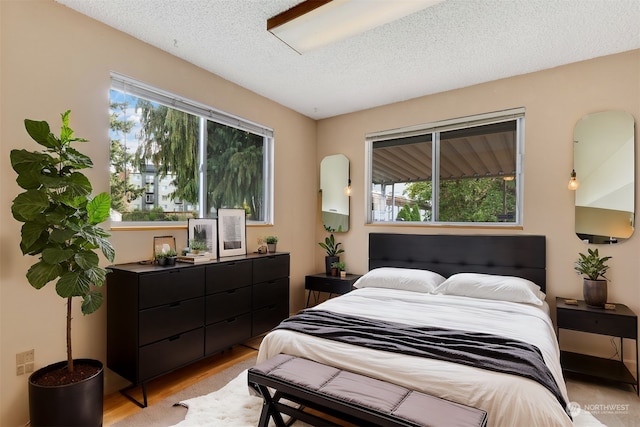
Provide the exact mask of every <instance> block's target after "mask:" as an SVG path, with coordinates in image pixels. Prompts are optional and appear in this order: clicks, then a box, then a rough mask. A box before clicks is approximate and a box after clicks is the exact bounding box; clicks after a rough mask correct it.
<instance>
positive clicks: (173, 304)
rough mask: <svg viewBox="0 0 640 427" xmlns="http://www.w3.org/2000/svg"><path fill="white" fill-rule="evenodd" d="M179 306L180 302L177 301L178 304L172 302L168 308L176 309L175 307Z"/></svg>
mask: <svg viewBox="0 0 640 427" xmlns="http://www.w3.org/2000/svg"><path fill="white" fill-rule="evenodd" d="M179 306H180V301H178V302H172V303H171V304H169V307H170V308H176V307H179Z"/></svg>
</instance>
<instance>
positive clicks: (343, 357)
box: [258, 288, 572, 427]
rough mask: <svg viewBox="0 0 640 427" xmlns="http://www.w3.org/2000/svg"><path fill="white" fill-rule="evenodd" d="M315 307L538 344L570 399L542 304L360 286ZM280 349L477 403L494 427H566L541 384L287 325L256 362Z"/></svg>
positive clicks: (264, 343)
mask: <svg viewBox="0 0 640 427" xmlns="http://www.w3.org/2000/svg"><path fill="white" fill-rule="evenodd" d="M315 308H321V309H324V310H330V311H334V312H338V313H344V314H351V315H354V316H362V317H372V318H376V319H381V320H389V321H394V322H401V323H406V324H411V325H431V326H439V327H444V328H450V329H460V330H467V331H474V332H485V333H492V334H495V335H500V336H505V337H509V338H514V339H518V340H521V341H526V342H529V343H531V344H533V345H535V346H537V347H538V348H539V349H540V351H541V352H542V355H543V357H544V360H545V362H546V364H547V366H548V367H549V370H550V371H551V373H552V374H553V376H554V378H555V379H556V382H557V383H558V386H559V389H560V391H561V393H562V394H563V396H564V398H565V400H566V401H567V402H568V401H569V399H568V397H567V390H566V386H565V383H564V380H563V378H562V370H561V367H560V361H559V349H558V345H557V341H556V338H555V332H554V328H553V325H552V323H551V319H549V316H548V315H547V313H546V312H545V311H544V310H543V309H541V308H540V307H536V306H532V305H528V304H519V303H510V302H504V301H493V300H485V299H474V298H467V297H458V296H449V295H431V294H423V293H417V292H410V291H402V290H391V289H382V288H364V289H358V290H355V291H352V292H350V293H348V294H346V295H343V296H341V297H338V298H333V299H330V300H328V301H326V302H324V303H322V304H320V305H318V306H316V307H315ZM278 353H285V354H291V355H295V356H300V357H305V358H308V359H311V360H315V361H317V362H320V363H324V364H327V365H332V366H336V367H339V368H342V369H346V370H349V371H353V372H358V373H361V374H363V375H368V376H371V377H375V378H379V379H382V380H385V381H389V382H392V383H396V384H399V385H402V386H405V387H408V388H411V389H414V390H420V391H423V392H425V393H429V394H431V395H435V396H440V397H442V398H445V399H449V400H452V401H455V402H460V403H464V404H467V405H471V406H474V407H477V408H482V409H484V410H485V411H487V413H488V415H489V420H488V425H490V426H492V427H499V426H503V427H520V426H522V427H533V426H540V427H551V426H571V425H572V423H571V420H570V418H569V417H568V416H567V414H566V413H565V411H564V408H562V407H561V405H560V403H559V402H558V400H557V399H556V398H555V397H554V396H553V394H552V393H551V392H549V391H548V390H547V389H546V388H545V387H544V386H542V385H540V384H538V383H537V382H535V381H533V380H530V379H527V378H523V377H520V376H516V375H509V374H502V373H497V372H492V371H487V370H484V369H479V368H473V367H469V366H464V365H459V364H456V363H451V362H444V361H438V360H432V359H426V358H421V357H415V356H405V355H400V354H396V353H389V352H384V351H380V350H372V349H367V348H364V347H359V346H353V345H350V344H345V343H340V342H335V341H329V340H324V339H322V338H316V337H313V336H310V335H306V334H302V333H298V332H292V331H288V330H276V331H272V332H270V333H269V334H268V335H267V336H266V337H265V338H264V339H263V341H262V344H261V346H260V352H259V354H258V362H261V361H264V360H266V359H268V358H270V357H272V356H274V355H276V354H278Z"/></svg>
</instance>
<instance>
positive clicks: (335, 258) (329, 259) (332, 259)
mask: <svg viewBox="0 0 640 427" xmlns="http://www.w3.org/2000/svg"><path fill="white" fill-rule="evenodd" d="M338 261H340V257H338V256H325V257H324V266H325V270H326V273H327V276H329V275H331V264H333V263H334V262H338Z"/></svg>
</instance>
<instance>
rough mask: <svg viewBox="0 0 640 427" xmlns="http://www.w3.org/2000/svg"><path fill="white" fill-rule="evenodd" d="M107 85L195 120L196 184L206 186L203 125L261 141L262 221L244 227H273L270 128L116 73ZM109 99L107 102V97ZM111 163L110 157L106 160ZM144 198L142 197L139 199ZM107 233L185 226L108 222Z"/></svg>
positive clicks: (202, 199) (202, 201) (200, 206)
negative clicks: (212, 124) (211, 124)
mask: <svg viewBox="0 0 640 427" xmlns="http://www.w3.org/2000/svg"><path fill="white" fill-rule="evenodd" d="M110 76H111V84H110V86H109V90H110V91H111V90H117V91H120V92H122V93H125V94H127V95H133V96H135V97H139V98H143V99H145V100H148V101H151V102H155V103H158V104H162V105H165V106H167V107H169V108H173V109H176V110H179V111H182V112H185V113H188V114H191V115H194V116H196V117H198V118H199V129H200V132H199V141H198V146H199V152H200V157H199V163H200V167H199V169H200V173H199V180H200V182H201V183H203V182H206V179H207V176H206V167H204V165H205V164H206V158H205V150H204V149H203V147H206V139H207V133H206V132H207V121H212V122H216V123H218V124H222V125H225V126H229V127H233V128H236V129H239V130H242V131H246V132H249V133H252V134H254V135H258V136H261V137H263V141H264V143H263V155H262V159H263V182H264V184H263V185H264V186H263V191H264V201H265V202H264V206H263V209H264V211H263V219H262V220H261V221H256V220H250V221H247V225H248V226H249V225H273V223H274V200H273V199H274V170H275V169H274V151H275V150H274V131H273V129H272V128H269V127H267V126H264V125H261V124H259V123H256V122H252V121H250V120H247V119H244V118H242V117H239V116H236V115H233V114H230V113H227V112H224V111H221V110H218V109H216V108H213V107H211V106H208V105H205V104H202V103H199V102H197V101H193V100H190V99H187V98H184V97H181V96H178V95H176V94H173V93H171V92H168V91H165V90H162V89H158V88H155V87H153V86H150V85H148V84H146V83H143V82H141V81H138V80H135V79H132V78H130V77H127V76H125V75H122V74H120V73H117V72H113V71H112V72H111V73H110ZM109 98H111V97H110V96H109ZM109 162H111V156H109ZM205 187H206V186H203V185H200V186H199V190H198V216H199V217H200V218H205V217H206V215H205V213H204V209H206V203H205V190H204V188H205ZM143 196H144V195H143ZM110 226H111V227H110V228H111V229H118V228H124V229H131V228H136V227H140V228H150V227H153V228H175V227H176V226H180V227H181V226H186V221H113V220H110Z"/></svg>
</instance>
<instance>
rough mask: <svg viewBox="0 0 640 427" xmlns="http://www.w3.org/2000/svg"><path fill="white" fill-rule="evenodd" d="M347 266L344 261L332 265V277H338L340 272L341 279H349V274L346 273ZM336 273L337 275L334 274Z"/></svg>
mask: <svg viewBox="0 0 640 427" xmlns="http://www.w3.org/2000/svg"><path fill="white" fill-rule="evenodd" d="M345 268H346V266H345V264H344V262H342V261H338V262H334V263H332V264H331V275H332V276H337V273H338V272H340V277H342V278H344V277H347V272H346V271H345ZM334 271H335V274H334Z"/></svg>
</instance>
